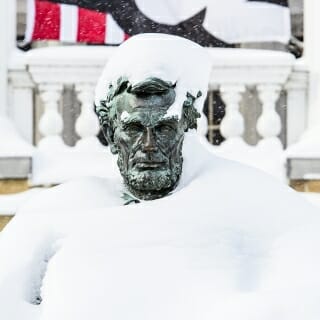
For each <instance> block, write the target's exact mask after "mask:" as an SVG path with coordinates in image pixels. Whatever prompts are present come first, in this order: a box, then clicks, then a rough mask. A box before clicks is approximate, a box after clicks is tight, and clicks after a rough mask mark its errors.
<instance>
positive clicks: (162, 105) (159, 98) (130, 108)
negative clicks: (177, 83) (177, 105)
mask: <svg viewBox="0 0 320 320" xmlns="http://www.w3.org/2000/svg"><path fill="white" fill-rule="evenodd" d="M174 101H175V93H174V91H173V92H171V91H169V92H168V93H164V94H152V95H139V96H137V95H134V94H131V93H128V92H123V93H122V94H120V95H119V96H117V98H116V101H115V105H116V109H117V113H118V114H119V113H120V114H121V113H122V112H124V111H126V112H129V113H132V112H139V111H142V112H152V113H157V111H159V112H160V113H162V112H163V110H165V111H166V110H168V109H169V108H170V106H171V105H172V104H173V103H174Z"/></svg>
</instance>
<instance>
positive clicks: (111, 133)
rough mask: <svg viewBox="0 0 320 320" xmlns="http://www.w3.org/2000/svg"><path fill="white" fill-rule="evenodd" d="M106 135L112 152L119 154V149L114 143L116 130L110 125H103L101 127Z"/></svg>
mask: <svg viewBox="0 0 320 320" xmlns="http://www.w3.org/2000/svg"><path fill="white" fill-rule="evenodd" d="M101 129H102V132H103V135H104V137H105V138H106V140H107V142H108V145H109V147H110V151H111V153H112V154H117V153H118V149H117V148H116V145H115V143H114V130H113V128H111V127H110V126H108V125H103V126H102V127H101Z"/></svg>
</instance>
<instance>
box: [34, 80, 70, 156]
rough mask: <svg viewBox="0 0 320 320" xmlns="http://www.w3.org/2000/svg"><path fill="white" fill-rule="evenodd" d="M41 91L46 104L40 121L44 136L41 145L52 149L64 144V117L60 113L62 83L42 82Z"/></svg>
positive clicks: (40, 128)
mask: <svg viewBox="0 0 320 320" xmlns="http://www.w3.org/2000/svg"><path fill="white" fill-rule="evenodd" d="M39 91H40V97H41V99H42V102H43V106H44V112H43V115H42V116H41V118H40V121H39V131H40V133H41V135H42V136H43V138H42V139H41V140H40V142H39V147H48V148H49V149H51V148H52V147H61V146H64V142H63V140H62V138H61V133H62V129H63V119H62V116H61V114H60V113H59V100H60V98H61V92H62V85H58V84H42V85H40V86H39ZM51 150H52V149H51Z"/></svg>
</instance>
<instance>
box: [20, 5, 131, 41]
mask: <svg viewBox="0 0 320 320" xmlns="http://www.w3.org/2000/svg"><path fill="white" fill-rule="evenodd" d="M27 6H28V7H27V30H26V35H25V41H26V42H32V41H36V40H60V41H62V42H69V43H76V42H85V43H94V44H120V43H122V42H123V41H125V40H126V39H127V38H128V35H127V34H126V33H125V32H124V31H123V30H122V29H121V28H120V27H119V25H118V24H117V22H116V21H115V20H114V19H113V17H112V15H111V14H109V13H104V12H98V11H95V10H89V9H85V8H81V7H78V6H76V5H68V4H59V3H53V2H50V1H41V0H27Z"/></svg>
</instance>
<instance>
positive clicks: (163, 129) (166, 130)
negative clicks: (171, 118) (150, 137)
mask: <svg viewBox="0 0 320 320" xmlns="http://www.w3.org/2000/svg"><path fill="white" fill-rule="evenodd" d="M155 129H156V132H158V133H160V134H172V133H174V132H175V128H174V127H173V126H171V125H169V124H160V125H158V126H156V128H155Z"/></svg>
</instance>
